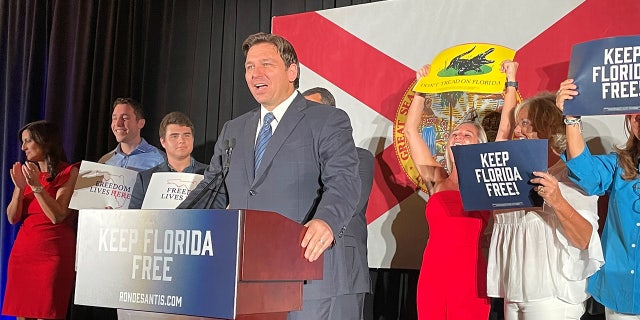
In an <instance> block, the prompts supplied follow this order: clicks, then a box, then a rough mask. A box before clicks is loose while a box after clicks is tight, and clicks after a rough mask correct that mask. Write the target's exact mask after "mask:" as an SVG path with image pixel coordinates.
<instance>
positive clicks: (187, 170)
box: [167, 157, 196, 173]
mask: <svg viewBox="0 0 640 320" xmlns="http://www.w3.org/2000/svg"><path fill="white" fill-rule="evenodd" d="M167 167H169V170H171V172H178V171H177V170H176V169H174V168H173V167H172V166H171V164H169V161H167ZM182 172H184V173H195V172H196V159H194V158H193V157H191V161H190V162H189V166H188V167H186V168H184V170H182Z"/></svg>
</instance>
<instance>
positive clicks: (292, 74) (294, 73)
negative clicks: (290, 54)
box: [287, 63, 298, 82]
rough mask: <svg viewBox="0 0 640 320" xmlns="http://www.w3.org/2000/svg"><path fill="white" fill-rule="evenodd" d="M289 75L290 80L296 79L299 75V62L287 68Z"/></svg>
mask: <svg viewBox="0 0 640 320" xmlns="http://www.w3.org/2000/svg"><path fill="white" fill-rule="evenodd" d="M287 77H288V78H289V82H294V81H296V78H297V77H298V65H297V64H295V63H292V64H291V65H290V66H289V67H288V68H287Z"/></svg>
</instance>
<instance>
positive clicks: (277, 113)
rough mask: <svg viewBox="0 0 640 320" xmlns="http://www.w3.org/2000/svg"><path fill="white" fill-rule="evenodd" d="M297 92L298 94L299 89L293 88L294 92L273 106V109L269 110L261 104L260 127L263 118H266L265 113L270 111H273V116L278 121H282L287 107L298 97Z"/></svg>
mask: <svg viewBox="0 0 640 320" xmlns="http://www.w3.org/2000/svg"><path fill="white" fill-rule="evenodd" d="M297 94H298V90H293V93H292V94H291V95H290V96H289V97H288V98H287V99H285V100H284V101H282V102H281V103H280V104H279V105H277V106H276V107H275V108H273V111H269V110H267V108H265V107H264V106H263V105H260V121H258V128H259V127H261V126H262V119H264V115H265V114H267V113H268V112H271V113H273V117H274V118H275V121H276V122H280V119H282V116H284V113H285V112H286V111H287V109H289V106H290V105H291V102H293V99H295V98H296V95H297Z"/></svg>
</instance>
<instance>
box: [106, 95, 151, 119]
mask: <svg viewBox="0 0 640 320" xmlns="http://www.w3.org/2000/svg"><path fill="white" fill-rule="evenodd" d="M119 104H128V105H129V106H131V108H133V113H135V115H136V118H138V120H140V119H144V110H143V109H142V104H141V103H140V102H138V101H137V100H136V99H133V98H116V100H114V101H113V104H112V105H111V112H113V110H114V109H115V108H116V106H117V105H119Z"/></svg>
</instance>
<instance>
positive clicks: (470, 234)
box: [404, 66, 490, 319]
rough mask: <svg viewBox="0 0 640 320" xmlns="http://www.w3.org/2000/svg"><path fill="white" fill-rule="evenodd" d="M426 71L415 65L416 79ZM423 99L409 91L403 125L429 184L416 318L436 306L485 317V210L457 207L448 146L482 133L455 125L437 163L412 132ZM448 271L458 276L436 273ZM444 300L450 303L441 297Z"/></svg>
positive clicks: (433, 314) (432, 313)
mask: <svg viewBox="0 0 640 320" xmlns="http://www.w3.org/2000/svg"><path fill="white" fill-rule="evenodd" d="M428 73H429V66H425V67H423V68H422V69H420V70H418V72H417V73H416V76H417V78H418V79H420V78H423V77H424V76H426V75H427V74H428ZM427 103H428V98H427V97H426V95H425V94H421V93H416V94H415V96H414V98H413V100H412V102H411V106H410V107H409V110H408V114H407V120H406V125H405V128H404V136H405V139H406V141H407V143H408V145H409V149H410V153H411V159H412V160H413V163H414V165H415V166H416V169H417V170H418V172H419V173H420V178H421V179H422V180H424V182H425V183H426V184H427V185H428V186H429V187H428V190H429V193H430V197H429V201H428V202H427V208H426V212H427V221H428V222H429V231H430V235H429V242H428V243H427V247H426V248H425V255H424V259H423V265H422V267H421V268H420V278H419V280H418V292H417V303H418V318H420V319H434V318H438V317H439V316H438V315H439V312H440V310H443V309H448V310H452V312H456V311H453V310H454V309H455V310H457V309H459V308H465V310H464V312H466V313H465V314H466V315H468V316H469V318H471V319H486V318H487V317H488V314H489V309H490V305H489V301H488V299H487V298H486V295H485V294H484V292H485V290H484V284H485V279H484V275H483V274H484V272H485V270H486V263H485V261H484V259H483V258H481V253H480V237H481V234H482V230H484V228H485V227H486V226H487V223H488V219H489V215H490V213H489V211H464V209H463V208H462V200H461V198H460V191H459V184H458V172H457V169H456V166H455V163H454V161H453V158H452V154H451V148H450V147H451V146H453V145H467V144H476V143H483V142H486V141H487V137H486V134H485V132H484V129H483V128H482V126H480V125H479V124H477V123H475V122H463V123H460V124H458V125H457V126H456V127H455V128H454V129H453V130H452V131H451V132H450V133H449V138H448V141H447V144H446V150H445V158H446V167H444V166H442V165H440V163H439V162H438V161H436V160H435V159H434V157H433V156H434V154H432V153H431V151H430V149H429V147H428V146H427V143H426V142H425V140H424V138H423V137H422V134H421V133H420V132H419V131H418V128H419V126H420V121H421V119H422V114H423V112H424V109H425V107H426V106H427ZM452 271H453V272H454V273H455V274H457V275H458V276H456V277H455V278H451V277H444V278H443V277H442V274H445V273H446V274H451V272H452ZM469 280H472V281H469ZM451 287H455V288H457V289H456V290H455V292H452V295H451V297H449V298H446V299H442V294H443V293H445V292H450V290H448V289H447V288H451ZM436 296H437V297H438V298H437V299H436V298H435V297H436ZM449 300H450V301H455V304H449V303H448V302H443V301H449ZM457 312H462V310H460V311H457Z"/></svg>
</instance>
